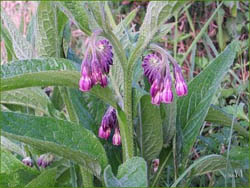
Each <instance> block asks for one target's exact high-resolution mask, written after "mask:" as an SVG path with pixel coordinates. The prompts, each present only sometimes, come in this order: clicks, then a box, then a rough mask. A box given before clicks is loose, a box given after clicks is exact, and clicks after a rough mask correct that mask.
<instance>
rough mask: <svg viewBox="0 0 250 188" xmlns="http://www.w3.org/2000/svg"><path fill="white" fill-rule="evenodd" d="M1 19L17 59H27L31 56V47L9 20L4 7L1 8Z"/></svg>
mask: <svg viewBox="0 0 250 188" xmlns="http://www.w3.org/2000/svg"><path fill="white" fill-rule="evenodd" d="M1 19H2V20H3V22H4V25H5V26H6V28H7V30H8V32H9V34H10V37H11V40H12V45H13V48H14V51H15V54H16V56H17V57H18V59H29V58H31V57H32V48H31V45H30V43H29V42H28V41H27V40H26V39H25V38H24V37H23V36H22V34H21V33H20V32H19V31H18V30H17V28H16V27H15V25H14V23H13V22H12V21H11V20H10V18H9V16H8V15H7V14H6V12H5V11H4V9H2V10H1Z"/></svg>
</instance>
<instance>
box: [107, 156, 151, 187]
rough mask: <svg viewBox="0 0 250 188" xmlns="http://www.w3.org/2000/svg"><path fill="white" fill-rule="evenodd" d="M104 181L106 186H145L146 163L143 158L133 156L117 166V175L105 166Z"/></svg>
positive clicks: (146, 183)
mask: <svg viewBox="0 0 250 188" xmlns="http://www.w3.org/2000/svg"><path fill="white" fill-rule="evenodd" d="M104 182H105V185H106V186H107V187H147V185H148V182H147V164H146V162H145V161H144V160H143V158H140V157H133V158H131V159H129V160H127V161H126V162H125V163H123V164H122V165H120V166H119V169H118V174H117V177H115V176H114V174H113V172H112V170H111V167H110V166H107V167H106V169H105V170H104Z"/></svg>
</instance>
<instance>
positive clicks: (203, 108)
mask: <svg viewBox="0 0 250 188" xmlns="http://www.w3.org/2000/svg"><path fill="white" fill-rule="evenodd" d="M237 44H238V43H237V41H234V42H232V43H231V44H230V45H229V46H228V47H227V48H226V49H225V50H224V51H223V52H222V53H221V54H220V55H219V56H218V57H217V58H216V59H214V60H213V61H212V62H211V63H210V64H209V65H208V66H207V68H205V69H204V71H203V72H201V73H200V74H199V75H198V76H197V77H195V78H194V79H193V80H192V81H191V82H190V83H189V84H188V89H189V91H188V95H187V96H186V97H182V98H179V99H178V101H177V124H179V125H181V127H182V129H183V136H184V143H183V152H184V157H187V156H188V154H189V152H190V150H191V148H192V146H193V144H194V142H195V140H196V137H197V136H198V134H199V130H200V128H201V126H202V124H203V121H204V120H205V117H206V115H207V112H208V109H209V107H210V104H211V102H212V97H213V96H214V94H215V92H216V90H217V88H218V87H219V85H220V82H221V81H222V79H223V78H224V76H225V74H226V73H227V71H228V69H229V67H230V66H231V65H232V64H233V62H234V58H235V55H236V49H237Z"/></svg>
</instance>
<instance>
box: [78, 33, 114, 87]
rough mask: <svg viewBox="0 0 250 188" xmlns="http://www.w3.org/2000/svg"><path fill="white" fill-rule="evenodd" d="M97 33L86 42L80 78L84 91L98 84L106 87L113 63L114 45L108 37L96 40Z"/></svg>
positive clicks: (80, 85) (80, 84)
mask: <svg viewBox="0 0 250 188" xmlns="http://www.w3.org/2000/svg"><path fill="white" fill-rule="evenodd" d="M96 35H97V34H96V33H94V34H93V36H91V37H90V38H89V39H88V40H87V43H86V45H87V50H86V52H85V54H84V59H83V61H82V66H81V78H80V80H79V89H80V90H81V91H83V92H86V91H89V90H90V89H91V88H92V87H93V86H94V85H96V84H100V85H101V86H102V87H106V86H107V85H108V79H107V74H108V73H109V70H110V65H112V64H113V52H112V46H111V45H110V43H109V41H108V40H106V39H103V40H99V41H96V37H97V36H96Z"/></svg>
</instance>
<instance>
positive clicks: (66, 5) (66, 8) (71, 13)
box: [58, 1, 91, 35]
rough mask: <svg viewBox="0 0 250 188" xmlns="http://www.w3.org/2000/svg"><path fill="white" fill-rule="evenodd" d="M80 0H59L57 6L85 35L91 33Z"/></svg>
mask: <svg viewBox="0 0 250 188" xmlns="http://www.w3.org/2000/svg"><path fill="white" fill-rule="evenodd" d="M83 3H84V2H81V1H60V2H58V6H59V8H60V9H61V10H62V11H63V12H64V13H65V14H66V15H67V16H68V17H69V19H71V20H73V21H74V23H75V24H76V25H77V26H78V27H79V28H80V29H81V30H82V31H83V32H84V33H86V34H87V35H90V34H91V30H90V29H89V24H88V16H87V12H86V10H85V8H84V5H83Z"/></svg>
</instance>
